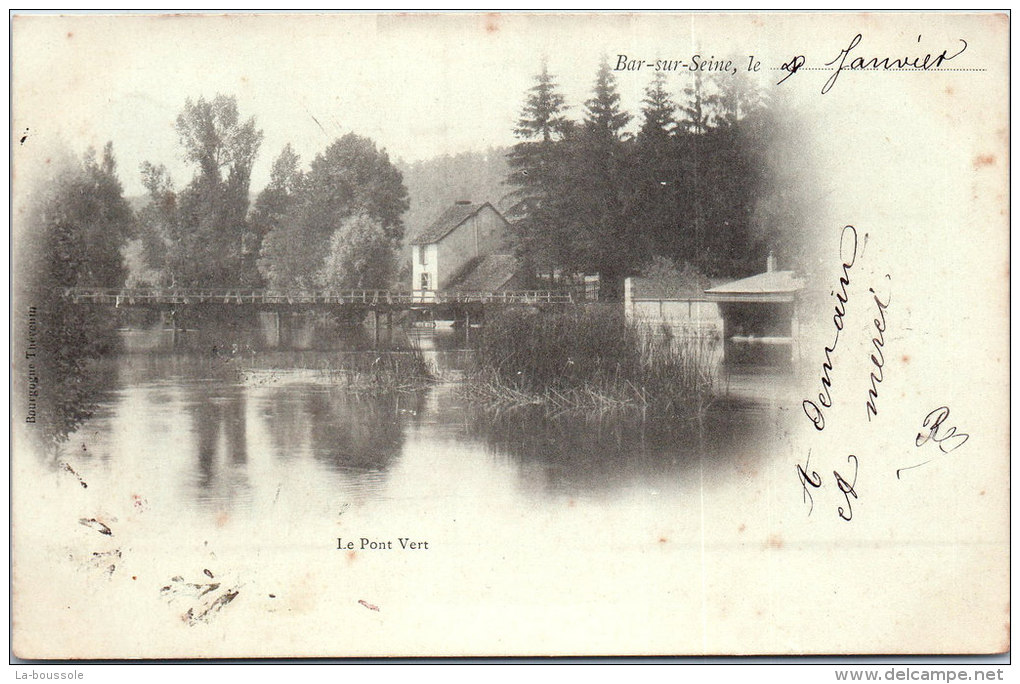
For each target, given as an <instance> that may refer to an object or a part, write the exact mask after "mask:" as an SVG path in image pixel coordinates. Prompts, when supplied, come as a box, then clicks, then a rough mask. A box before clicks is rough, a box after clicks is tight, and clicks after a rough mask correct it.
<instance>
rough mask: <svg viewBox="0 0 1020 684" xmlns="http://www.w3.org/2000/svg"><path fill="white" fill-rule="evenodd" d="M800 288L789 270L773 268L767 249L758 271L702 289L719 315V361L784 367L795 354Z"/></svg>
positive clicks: (800, 281)
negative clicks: (764, 259)
mask: <svg viewBox="0 0 1020 684" xmlns="http://www.w3.org/2000/svg"><path fill="white" fill-rule="evenodd" d="M803 289H804V282H803V281H802V280H801V279H800V278H797V277H796V275H795V274H794V272H793V271H777V270H775V259H774V258H773V256H772V254H771V253H769V257H768V261H767V265H766V269H765V272H764V273H759V274H758V275H754V276H751V277H750V278H743V279H742V280H736V281H733V282H730V283H726V284H724V285H719V286H717V287H713V288H711V289H708V290H705V297H706V299H707V300H708V301H709V302H715V303H716V304H717V305H718V307H719V314H720V315H721V316H722V320H723V358H724V360H725V362H726V363H728V364H737V365H740V364H751V365H760V366H789V365H790V364H791V363H792V362H793V361H794V360H795V357H796V355H797V340H798V336H799V329H798V320H797V302H798V298H799V293H800V291H801V290H803Z"/></svg>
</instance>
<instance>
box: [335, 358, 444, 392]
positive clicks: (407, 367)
mask: <svg viewBox="0 0 1020 684" xmlns="http://www.w3.org/2000/svg"><path fill="white" fill-rule="evenodd" d="M319 370H320V373H321V374H322V376H323V377H324V379H326V380H327V382H328V383H329V384H330V385H331V386H333V387H339V388H342V389H345V390H349V391H352V392H356V393H372V394H376V393H384V392H417V391H420V390H423V389H425V388H426V387H428V386H429V385H431V384H432V383H434V382H435V380H436V371H435V368H434V367H433V364H431V363H429V361H428V360H427V359H426V358H425V355H424V354H423V353H422V351H421V350H420V349H418V348H417V347H411V348H410V349H407V350H403V351H386V352H367V353H366V352H355V353H350V354H342V355H340V356H338V357H336V359H334V360H331V361H330V363H329V364H328V365H326V366H324V367H322V368H320V369H319Z"/></svg>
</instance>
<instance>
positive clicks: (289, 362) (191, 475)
mask: <svg viewBox="0 0 1020 684" xmlns="http://www.w3.org/2000/svg"><path fill="white" fill-rule="evenodd" d="M124 335H125V340H126V345H125V346H126V348H127V351H125V352H124V353H122V354H120V355H119V356H117V357H116V358H113V359H108V360H107V361H106V362H105V363H106V364H107V366H108V367H107V368H106V369H105V372H104V375H105V376H106V377H107V382H108V383H109V385H110V388H109V391H108V392H107V393H106V394H105V396H104V398H103V400H102V402H101V404H100V406H99V408H98V410H97V411H96V413H95V415H94V416H93V418H92V419H91V420H90V421H89V422H88V423H87V424H86V426H85V427H83V428H82V430H81V431H79V432H80V434H78V435H73V436H72V438H71V440H70V441H69V443H68V445H67V447H66V449H65V455H73V456H74V457H76V458H78V459H79V460H80V459H85V460H86V461H87V462H93V461H94V462H96V463H97V464H101V465H102V467H103V469H104V470H106V471H107V472H108V473H109V475H110V476H112V477H114V478H117V479H120V480H127V481H137V482H139V483H144V484H145V489H146V491H148V492H156V493H155V494H154V495H152V496H155V497H156V498H158V499H161V500H163V503H164V504H166V505H169V506H171V507H172V508H173V509H174V510H176V511H178V512H180V511H187V512H189V513H193V514H195V515H197V516H199V517H206V518H209V519H215V518H216V517H217V516H223V515H225V514H230V515H241V516H252V515H256V516H257V515H258V514H259V512H260V511H264V510H266V507H265V506H264V505H263V504H265V502H266V501H271V500H275V502H276V503H277V504H278V503H279V501H280V492H281V490H282V489H284V488H285V486H287V485H288V484H290V483H294V482H300V483H302V486H303V487H307V488H308V489H305V490H304V491H303V496H302V497H296V498H294V499H293V501H294V502H295V504H296V505H297V506H298V508H297V509H296V510H280V509H279V507H278V506H277V507H274V508H273V513H272V515H273V516H281V515H282V516H286V517H289V518H291V519H294V518H297V519H300V518H301V517H302V516H308V515H319V514H320V513H319V512H318V511H316V510H314V508H313V507H309V506H307V504H308V503H309V501H311V500H315V499H319V500H322V499H328V500H329V501H331V502H340V503H343V504H356V503H358V502H364V501H385V500H387V499H392V498H395V497H401V498H403V497H408V496H418V497H429V496H431V495H434V494H435V492H432V491H429V490H428V487H427V486H424V485H421V486H420V485H419V484H416V481H415V478H416V477H419V471H420V469H422V468H426V469H429V470H430V471H431V472H434V473H435V474H436V475H437V476H438V477H439V478H440V479H443V478H444V475H445V477H446V478H448V483H447V484H448V488H449V491H448V492H444V494H443V498H449V496H451V495H453V494H455V493H457V492H460V493H462V494H464V493H466V494H469V495H472V496H481V497H484V496H485V495H486V493H488V492H497V491H499V492H507V491H512V492H515V493H516V494H517V496H518V497H519V500H520V503H522V504H525V505H526V506H528V507H529V508H532V509H533V508H535V507H541V506H543V505H547V504H549V503H550V502H555V505H558V499H559V498H562V497H586V498H596V499H601V500H605V501H611V500H612V499H613V498H614V497H617V496H619V495H620V494H621V493H624V492H627V493H635V492H639V493H642V494H644V495H647V496H649V497H653V496H654V497H663V496H664V497H668V498H673V497H677V496H680V495H681V494H682V493H683V492H684V491H685V490H689V489H690V488H691V487H696V486H700V481H696V480H697V478H696V477H694V476H692V472H694V473H697V469H698V468H699V467H702V466H703V465H704V462H705V461H706V460H707V461H709V462H712V463H715V464H716V466H718V467H722V468H724V469H730V468H733V467H734V466H737V467H738V468H739V467H744V466H747V465H748V464H752V463H753V462H755V461H757V460H758V459H760V458H761V455H760V451H759V449H760V445H761V443H762V438H763V432H762V431H763V430H767V429H768V425H769V423H770V420H769V413H770V412H769V410H768V409H767V408H766V407H757V408H755V407H751V408H748V407H746V406H743V407H741V408H734V407H732V406H731V407H729V408H726V409H713V410H712V411H710V412H709V414H708V415H707V416H706V417H705V419H704V422H703V424H702V425H701V427H700V428H699V426H698V425H696V424H692V425H683V424H668V423H652V422H641V421H636V420H625V419H604V420H585V419H579V418H573V419H572V418H563V417H560V418H555V419H552V418H548V417H546V416H544V415H542V414H540V413H535V412H531V413H526V414H514V415H500V414H496V413H493V412H492V411H487V410H485V409H483V408H482V407H479V406H477V404H476V402H475V401H474V400H472V399H471V398H470V397H469V396H468V395H466V393H465V392H464V391H463V387H462V386H461V383H460V379H461V377H462V373H463V371H464V370H465V369H468V368H470V365H471V361H472V353H471V351H470V349H469V348H468V344H467V343H466V342H465V340H464V336H463V333H461V332H455V331H452V330H446V331H444V330H439V331H431V330H428V331H416V332H412V333H411V336H410V339H409V338H408V337H407V336H406V335H405V334H404V333H396V334H394V335H393V340H385V339H384V340H382V341H381V342H380V343H378V344H377V343H376V341H375V340H374V339H372V333H371V332H370V331H360V332H359V334H356V335H346V336H344V338H343V339H341V338H331V339H329V340H327V341H326V342H325V343H323V342H322V341H321V340H320V341H319V344H318V345H317V346H319V347H320V348H319V349H312V350H308V349H305V350H300V349H298V350H291V351H279V350H276V351H273V350H264V349H258V348H257V347H256V346H255V345H253V344H250V342H248V341H246V339H245V338H244V337H243V336H235V337H236V340H237V341H233V342H232V341H231V339H235V338H232V337H230V336H226V337H223V336H221V337H220V338H219V343H218V344H217V343H216V342H215V339H214V338H209V339H197V340H196V339H194V338H192V339H191V340H189V344H187V345H186V346H185V348H184V349H180V350H177V351H172V350H169V351H168V350H167V349H166V345H165V340H164V339H163V337H165V335H164V334H163V333H159V332H150V333H142V332H125V333H124ZM210 341H212V344H210ZM306 341H307V342H311V341H312V340H306ZM409 343H414V344H416V345H418V346H419V347H420V348H421V349H423V350H424V352H425V354H426V357H427V358H428V360H429V361H430V362H431V363H433V364H434V365H435V367H436V368H437V370H438V372H439V375H440V376H441V377H442V380H441V381H440V382H439V383H437V384H436V385H435V386H433V387H430V388H428V389H426V390H424V391H420V392H406V393H390V394H385V395H381V396H379V395H364V394H356V393H352V392H350V391H347V390H344V389H342V388H339V387H336V386H334V385H332V384H331V382H330V378H329V373H328V371H326V370H324V369H328V368H330V367H331V364H332V363H335V361H336V359H337V358H338V355H342V354H385V353H391V352H388V351H386V349H391V348H397V349H403V348H406V347H407V345H408V344H409ZM323 346H327V347H332V348H329V349H322V348H321V347H323ZM373 347H377V348H376V349H373ZM379 347H381V350H380V349H379ZM397 353H399V352H397ZM76 437H80V439H76ZM752 437H753V438H752ZM437 454H440V455H444V456H442V457H441V458H440V459H439V460H440V462H436V457H437ZM453 459H457V460H459V461H460V462H458V463H456V464H453V463H451V460H453ZM444 467H446V468H448V470H449V472H447V473H445V474H444V472H443V470H442V468H444ZM465 477H467V478H468V482H464V481H463V478H465ZM465 489H467V490H468V491H467V492H465ZM435 503H436V505H439V506H441V505H442V501H441V500H440V501H437V502H435Z"/></svg>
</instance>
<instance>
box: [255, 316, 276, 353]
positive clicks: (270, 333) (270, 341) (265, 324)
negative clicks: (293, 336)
mask: <svg viewBox="0 0 1020 684" xmlns="http://www.w3.org/2000/svg"><path fill="white" fill-rule="evenodd" d="M259 322H260V323H261V325H262V333H263V336H264V337H265V339H266V344H267V345H268V346H269V347H271V348H273V349H276V348H278V347H279V346H280V332H281V330H280V325H281V322H280V312H279V311H260V312H259Z"/></svg>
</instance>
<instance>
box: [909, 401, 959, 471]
mask: <svg viewBox="0 0 1020 684" xmlns="http://www.w3.org/2000/svg"><path fill="white" fill-rule="evenodd" d="M948 418H949V407H948V406H939V407H938V408H937V409H935V410H934V411H932V412H931V413H929V414H928V415H927V416H925V417H924V422H923V423H921V427H922V429H927V431H928V432H927V434H926V433H925V432H923V431H922V432H918V433H917V437H915V438H914V446H916V447H918V448H920V447H923V446H924V445H925V444H927V443H928V442H932V443H934V444H936V445H937V446H938V448H939V451H941V452H942V453H943V454H948V453H950V452H952V451H956V450H957V449H959V448H960V447H962V446H963V445H964V444H965V443H966V442H967V440H968V439H970V435H968V434H967V433H965V432H957V429H956V426H955V425H946V420H947V419H948ZM926 463H931V459H928V460H927V461H924V463H918V464H917V465H912V466H907V467H906V468H900V469H899V470H897V471H896V479H897V480H898V479H900V473H902V472H903V471H904V470H911V469H913V468H920V467H921V466H923V465H925V464H926Z"/></svg>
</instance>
